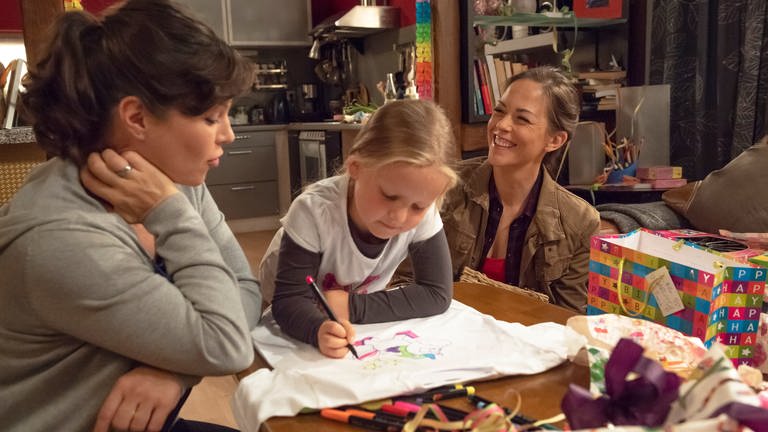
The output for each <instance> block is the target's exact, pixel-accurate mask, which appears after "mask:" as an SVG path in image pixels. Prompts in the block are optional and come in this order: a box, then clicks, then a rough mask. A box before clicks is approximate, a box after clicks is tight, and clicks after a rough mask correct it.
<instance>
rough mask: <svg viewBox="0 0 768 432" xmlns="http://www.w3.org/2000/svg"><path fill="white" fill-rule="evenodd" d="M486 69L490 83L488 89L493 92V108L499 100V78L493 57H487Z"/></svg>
mask: <svg viewBox="0 0 768 432" xmlns="http://www.w3.org/2000/svg"><path fill="white" fill-rule="evenodd" d="M483 66H484V69H485V77H486V82H488V89H489V90H490V91H491V107H494V106H496V101H497V100H499V96H500V94H499V78H498V75H497V74H496V63H495V62H494V60H493V56H489V55H487V56H485V64H484V65H483Z"/></svg>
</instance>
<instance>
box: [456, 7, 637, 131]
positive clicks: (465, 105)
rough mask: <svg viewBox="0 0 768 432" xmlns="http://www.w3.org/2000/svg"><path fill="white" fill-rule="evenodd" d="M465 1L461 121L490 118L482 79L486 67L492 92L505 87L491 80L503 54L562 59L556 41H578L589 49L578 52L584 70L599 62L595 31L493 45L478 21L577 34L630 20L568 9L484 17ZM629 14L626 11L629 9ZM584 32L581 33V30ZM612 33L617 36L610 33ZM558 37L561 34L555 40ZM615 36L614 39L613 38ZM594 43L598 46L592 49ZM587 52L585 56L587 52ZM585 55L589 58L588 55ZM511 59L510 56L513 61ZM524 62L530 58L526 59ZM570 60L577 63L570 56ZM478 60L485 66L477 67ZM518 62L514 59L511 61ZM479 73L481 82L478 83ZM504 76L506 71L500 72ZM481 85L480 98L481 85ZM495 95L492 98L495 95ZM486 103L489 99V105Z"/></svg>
mask: <svg viewBox="0 0 768 432" xmlns="http://www.w3.org/2000/svg"><path fill="white" fill-rule="evenodd" d="M459 3H460V4H461V6H460V8H461V11H460V17H461V21H460V23H461V59H460V61H461V67H462V71H461V89H462V121H463V122H464V123H481V122H486V121H487V120H488V117H489V116H488V115H487V114H484V111H485V108H484V107H481V106H480V104H481V103H482V98H483V97H484V96H483V89H482V87H483V85H482V78H483V72H485V73H486V76H485V78H486V85H487V87H488V93H491V94H492V92H493V91H494V89H495V90H496V92H502V91H503V85H504V83H503V82H499V79H501V78H497V79H495V80H494V79H492V78H493V77H492V76H488V75H491V74H492V72H493V70H494V68H493V66H492V65H493V63H494V58H499V57H501V58H504V61H506V62H509V61H512V62H518V60H516V59H515V58H517V57H521V56H522V57H523V58H528V59H532V61H531V62H532V63H534V64H554V65H557V64H559V63H560V58H561V54H560V53H556V52H555V51H554V50H553V48H552V47H553V46H555V45H557V46H558V47H559V48H558V51H560V52H562V51H563V49H565V48H568V47H570V46H572V44H578V45H579V46H580V48H581V47H582V46H583V47H585V48H587V50H586V51H583V50H582V49H577V54H578V55H580V56H581V59H580V60H579V61H580V62H581V63H577V64H578V67H580V68H581V69H584V68H585V65H586V66H598V57H599V48H600V47H599V45H600V38H599V36H598V35H597V32H595V31H590V32H588V33H589V36H588V37H579V39H577V40H576V42H571V43H567V42H566V38H565V37H564V35H563V32H562V31H559V32H540V33H538V34H533V35H531V36H528V37H525V38H519V39H506V40H500V41H498V42H496V43H495V44H494V45H490V44H485V43H484V42H483V41H482V40H481V38H480V37H479V36H477V35H476V32H475V26H476V25H477V26H486V27H507V26H512V25H525V26H528V27H557V28H559V29H561V30H566V31H567V32H569V34H570V35H571V39H572V40H573V39H574V38H575V32H574V30H575V31H581V30H582V29H583V30H589V29H598V28H602V27H607V26H615V25H617V24H623V23H626V22H627V19H626V18H619V19H594V18H577V17H576V16H574V15H573V13H572V12H567V13H555V14H552V13H525V14H524V13H518V14H512V15H508V16H482V15H475V14H474V10H473V8H472V6H471V3H472V2H459ZM625 15H626V14H625ZM579 35H580V36H581V35H582V33H579ZM612 36H613V35H612ZM555 38H558V39H555ZM611 39H615V38H611ZM590 44H591V46H592V47H594V49H593V50H592V49H590ZM620 48H621V50H622V52H625V51H626V45H624V46H623V47H620ZM585 54H586V57H585ZM585 58H586V60H585ZM510 59H512V60H510ZM522 61H523V62H524V63H528V62H527V61H525V60H522ZM571 63H572V64H573V63H574V59H572V61H571ZM478 64H480V65H486V67H485V68H484V71H479V70H478ZM513 64H514V63H513ZM478 76H480V78H479V79H480V80H481V82H479V83H477V84H476V83H475V80H476V79H478V78H477V77H478ZM500 76H503V75H500ZM478 89H479V90H480V93H479V95H480V97H478V93H477V90H478ZM491 99H494V98H493V97H491ZM485 106H487V103H486V105H485Z"/></svg>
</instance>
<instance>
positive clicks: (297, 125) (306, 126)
mask: <svg viewBox="0 0 768 432" xmlns="http://www.w3.org/2000/svg"><path fill="white" fill-rule="evenodd" d="M362 127H363V125H361V124H359V123H342V122H293V123H286V124H266V125H232V130H234V131H235V132H258V131H274V130H360V128H362Z"/></svg>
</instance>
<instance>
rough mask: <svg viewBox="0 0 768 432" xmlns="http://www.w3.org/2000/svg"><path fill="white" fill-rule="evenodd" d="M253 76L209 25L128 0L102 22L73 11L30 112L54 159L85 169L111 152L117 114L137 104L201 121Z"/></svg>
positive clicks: (54, 43) (33, 75)
mask: <svg viewBox="0 0 768 432" xmlns="http://www.w3.org/2000/svg"><path fill="white" fill-rule="evenodd" d="M250 78H251V69H250V66H249V64H248V62H247V61H246V60H244V59H243V58H242V57H241V56H240V55H239V54H238V53H237V52H236V51H235V50H234V49H232V48H231V47H229V46H228V45H227V44H226V43H225V42H223V41H222V40H221V39H219V38H218V37H217V36H216V34H215V33H214V32H213V31H212V30H211V29H210V28H208V27H207V26H206V25H205V24H203V23H201V22H199V21H197V20H195V19H193V18H190V17H189V16H187V15H185V14H184V12H182V10H181V9H180V8H179V7H177V6H176V5H174V4H173V3H172V2H170V1H168V0H127V1H126V2H124V3H123V4H122V5H121V6H119V7H117V8H114V9H111V10H109V11H108V12H107V14H105V15H104V16H103V17H102V18H96V17H94V16H93V15H91V14H89V13H87V12H80V11H76V12H67V13H65V14H64V15H63V16H62V17H61V18H60V19H59V20H58V21H57V23H56V25H55V27H54V29H53V34H52V39H51V41H50V43H49V45H48V49H47V53H46V54H45V55H44V56H43V58H42V59H41V60H40V62H39V63H38V64H37V65H32V66H31V67H30V72H29V75H28V77H27V80H26V81H25V87H26V94H25V95H24V96H23V106H24V113H25V115H26V116H27V118H28V119H29V120H31V121H32V123H33V128H34V132H35V136H36V138H37V142H38V143H39V144H40V146H41V147H42V148H43V149H44V150H45V151H47V152H48V153H49V154H51V155H54V156H60V157H62V158H64V159H69V160H72V161H73V162H75V163H76V164H77V165H79V166H80V165H82V164H83V163H84V161H85V158H86V157H87V156H88V154H89V153H91V152H94V151H100V150H103V149H105V148H106V147H107V143H106V142H105V141H104V135H105V132H106V130H107V128H108V127H109V122H110V119H111V116H112V110H113V109H114V108H115V106H116V105H117V103H118V102H119V101H120V100H121V99H122V98H123V97H125V96H136V97H138V98H139V99H140V100H141V101H142V102H143V103H144V104H145V105H146V106H147V107H148V109H149V110H150V111H151V112H152V113H153V114H154V115H157V116H163V115H164V114H165V113H166V112H167V110H168V109H177V110H179V111H180V112H181V113H183V114H186V115H190V116H196V115H200V114H202V113H204V112H205V111H207V110H208V109H210V108H211V107H213V106H214V105H216V104H218V103H221V102H224V101H226V100H228V99H231V98H232V97H234V96H236V95H238V94H240V93H242V92H243V91H244V90H245V89H246V88H247V87H248V85H249V84H250Z"/></svg>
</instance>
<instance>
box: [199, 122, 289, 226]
mask: <svg viewBox="0 0 768 432" xmlns="http://www.w3.org/2000/svg"><path fill="white" fill-rule="evenodd" d="M275 134H276V132H275V131H257V132H235V142H233V143H232V144H229V145H227V146H225V147H224V155H223V156H222V157H221V159H220V163H219V166H218V167H217V168H215V169H212V170H211V171H210V172H209V173H208V178H207V179H206V184H207V185H208V189H209V190H210V191H211V195H212V196H213V199H214V201H216V204H217V205H218V206H219V209H220V210H221V211H222V212H223V213H224V216H226V218H227V220H233V219H247V218H254V217H260V216H273V215H277V214H278V212H279V200H278V182H277V178H278V172H277V156H276V153H275Z"/></svg>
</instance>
